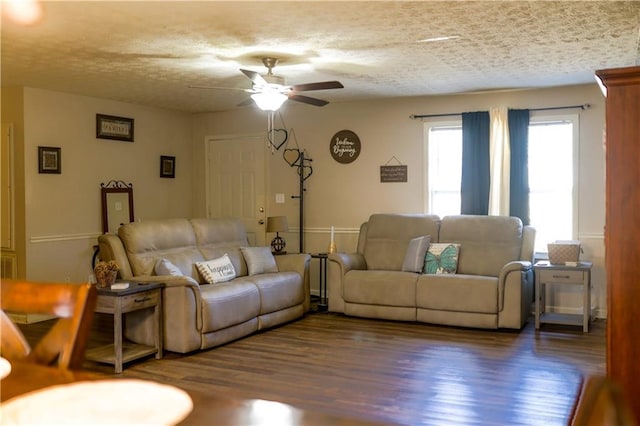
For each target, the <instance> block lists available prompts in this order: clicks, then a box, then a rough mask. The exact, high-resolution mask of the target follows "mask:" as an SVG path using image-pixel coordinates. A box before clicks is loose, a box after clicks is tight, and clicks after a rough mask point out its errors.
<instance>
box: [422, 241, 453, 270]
mask: <svg viewBox="0 0 640 426" xmlns="http://www.w3.org/2000/svg"><path fill="white" fill-rule="evenodd" d="M459 253H460V244H457V243H433V244H431V245H429V249H428V250H427V253H426V255H425V257H424V273H425V274H455V273H456V271H457V269H458V255H459Z"/></svg>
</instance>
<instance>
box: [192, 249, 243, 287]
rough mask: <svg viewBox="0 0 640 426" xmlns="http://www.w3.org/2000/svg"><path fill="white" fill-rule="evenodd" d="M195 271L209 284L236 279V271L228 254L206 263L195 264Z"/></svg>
mask: <svg viewBox="0 0 640 426" xmlns="http://www.w3.org/2000/svg"><path fill="white" fill-rule="evenodd" d="M196 269H198V272H200V275H202V278H203V279H204V280H205V281H206V282H207V283H209V284H215V283H223V282H225V281H231V280H232V279H234V278H235V277H236V270H235V268H234V267H233V263H231V258H229V255H228V254H226V253H225V254H224V256H221V257H218V258H217V259H212V260H207V261H206V262H196Z"/></svg>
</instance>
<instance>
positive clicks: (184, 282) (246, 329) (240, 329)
mask: <svg viewBox="0 0 640 426" xmlns="http://www.w3.org/2000/svg"><path fill="white" fill-rule="evenodd" d="M98 242H99V246H100V257H101V259H102V260H115V261H116V262H117V263H118V265H119V266H120V272H119V278H121V279H122V280H125V281H132V282H150V281H153V282H155V281H161V282H164V283H166V287H165V289H164V290H163V308H164V309H163V310H164V347H165V349H167V350H169V351H174V352H181V353H186V352H190V351H194V350H198V349H206V348H211V347H214V346H218V345H221V344H224V343H227V342H229V341H232V340H235V339H238V338H240V337H243V336H246V335H249V334H251V333H253V332H256V331H258V330H263V329H266V328H269V327H273V326H276V325H278V324H283V323H285V322H288V321H292V320H294V319H297V318H300V317H302V316H303V315H304V314H305V313H306V312H307V311H308V310H309V273H308V271H309V261H310V256H309V255H307V254H287V255H281V256H275V261H276V263H277V270H278V272H272V273H262V274H256V275H251V276H249V275H248V268H247V262H246V261H245V259H244V257H243V254H242V252H241V250H240V247H244V246H248V245H249V244H248V240H247V234H246V232H245V229H244V226H243V224H242V222H241V221H240V220H235V219H191V220H189V219H166V220H152V221H144V222H139V223H130V224H126V225H123V226H121V227H120V229H119V230H118V235H113V234H105V235H102V236H100V237H99V238H98ZM225 253H227V254H228V255H229V257H230V258H231V262H232V263H233V267H234V269H235V271H236V274H237V277H236V278H234V279H233V280H232V281H228V282H223V283H216V284H203V279H202V278H201V276H200V274H199V273H198V271H197V269H196V267H195V266H194V265H195V262H201V261H205V260H210V259H215V258H218V257H220V256H222V255H224V254H225ZM159 259H166V260H168V261H170V262H171V263H172V264H173V265H175V266H176V267H177V268H178V269H179V271H176V272H177V273H181V274H180V275H161V276H158V275H156V273H155V265H156V262H157V261H158V260H159ZM151 320H152V318H151V316H149V315H146V313H145V312H139V311H138V312H131V313H129V314H127V319H126V328H125V333H126V336H127V337H128V338H129V339H131V340H133V341H134V342H137V343H145V344H152V342H153V323H152V322H151Z"/></svg>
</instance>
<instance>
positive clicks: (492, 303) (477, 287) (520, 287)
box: [328, 214, 535, 329]
mask: <svg viewBox="0 0 640 426" xmlns="http://www.w3.org/2000/svg"><path fill="white" fill-rule="evenodd" d="M421 236H430V239H431V243H437V242H440V243H443V242H446V243H458V244H460V247H459V257H458V264H457V272H456V273H455V274H441V275H436V274H423V273H421V272H407V271H402V268H403V262H405V255H406V253H407V249H408V246H409V243H410V241H411V240H412V239H414V238H416V237H421ZM534 237H535V231H534V229H533V228H531V227H529V226H523V225H522V222H521V221H520V219H518V218H514V217H500V216H464V215H462V216H446V217H444V218H443V219H442V220H441V219H440V218H439V217H438V216H433V215H401V214H374V215H372V216H371V217H370V218H369V220H368V221H367V222H365V223H364V224H362V226H361V227H360V235H359V238H358V247H357V253H348V254H347V253H333V254H330V255H329V276H328V278H329V279H328V287H329V291H328V293H329V310H330V311H332V312H343V313H345V314H347V315H353V316H359V317H369V318H383V319H391V320H401V321H419V322H426V323H434V324H444V325H455V326H464V327H478V328H513V329H520V328H522V326H523V325H524V324H525V322H526V321H527V319H528V318H529V315H530V313H531V301H532V299H533V271H532V266H531V261H532V259H533V244H534Z"/></svg>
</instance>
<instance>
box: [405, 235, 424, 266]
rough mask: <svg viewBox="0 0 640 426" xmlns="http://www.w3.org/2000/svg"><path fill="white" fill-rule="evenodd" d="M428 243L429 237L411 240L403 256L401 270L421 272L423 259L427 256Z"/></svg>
mask: <svg viewBox="0 0 640 426" xmlns="http://www.w3.org/2000/svg"><path fill="white" fill-rule="evenodd" d="M430 243H431V236H430V235H425V236H422V237H416V238H412V239H411V240H410V241H409V246H408V247H407V251H406V252H405V254H404V262H402V270H403V271H406V272H422V269H423V268H424V257H425V255H426V254H427V250H428V249H429V244H430Z"/></svg>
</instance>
